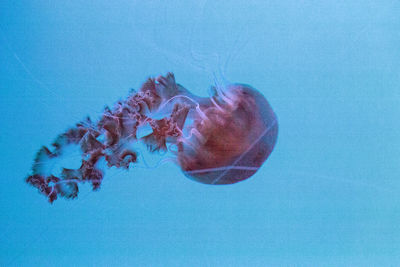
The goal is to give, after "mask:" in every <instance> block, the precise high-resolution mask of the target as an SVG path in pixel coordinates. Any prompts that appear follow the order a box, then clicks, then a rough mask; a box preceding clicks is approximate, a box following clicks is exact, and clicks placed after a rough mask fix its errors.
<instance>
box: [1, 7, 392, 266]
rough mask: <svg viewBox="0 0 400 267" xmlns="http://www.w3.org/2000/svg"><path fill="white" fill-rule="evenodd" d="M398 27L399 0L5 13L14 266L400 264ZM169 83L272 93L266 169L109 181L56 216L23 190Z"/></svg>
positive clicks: (154, 172) (6, 237)
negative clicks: (66, 137)
mask: <svg viewBox="0 0 400 267" xmlns="http://www.w3.org/2000/svg"><path fill="white" fill-rule="evenodd" d="M399 28H400V2H399V1H385V0H382V1H361V0H353V1H287V0H279V1H244V0H243V1H221V2H218V1H215V2H214V1H7V0H3V1H1V2H0V103H1V105H0V112H1V117H0V126H1V135H0V148H1V150H0V151H1V153H0V162H1V168H0V265H1V266H294V265H296V266H297V265H300V266H396V265H399V264H400V228H399V223H400V208H399V207H400V123H399V118H400V105H399V103H400V102H399V101H400V50H399V48H400V34H399ZM167 71H173V72H174V73H175V76H176V79H177V81H178V82H179V83H181V84H183V85H184V86H185V87H187V88H188V89H190V90H191V91H192V92H193V93H195V94H198V95H203V96H205V95H207V92H208V91H207V89H208V87H209V86H210V85H212V84H213V83H214V77H215V79H216V80H219V81H221V80H222V81H231V82H240V83H247V84H251V85H252V86H254V87H255V88H257V89H258V90H259V91H261V92H262V93H263V94H264V95H265V96H266V98H267V99H268V100H269V102H270V103H271V105H272V107H273V108H274V110H275V112H276V114H277V116H278V119H279V125H280V132H279V137H278V143H277V146H276V147H275V150H274V151H273V153H272V154H271V157H270V158H269V159H268V160H267V162H266V164H264V165H263V167H262V168H261V169H260V170H259V172H257V174H256V175H254V176H253V177H252V178H250V179H249V180H246V181H244V182H241V183H238V184H235V185H230V186H209V185H203V184H199V183H196V182H193V181H191V180H189V179H187V178H185V177H184V175H183V174H182V173H181V171H180V170H179V168H178V167H177V166H175V165H174V164H172V163H167V164H164V165H162V166H159V167H157V168H133V169H131V170H129V171H128V172H125V171H117V170H110V171H109V172H108V173H107V175H106V177H105V180H104V182H103V184H102V187H101V190H100V191H98V192H91V191H90V188H89V185H87V186H82V187H81V192H80V195H79V197H78V198H77V199H75V200H70V201H68V200H64V199H58V200H57V201H55V202H54V204H53V205H50V204H49V203H48V202H47V201H46V198H45V197H44V196H42V195H40V194H39V193H38V192H37V190H35V189H34V188H33V187H30V186H28V185H27V184H25V182H24V178H25V177H26V175H27V174H29V172H30V168H31V164H32V161H33V158H34V156H35V153H36V151H37V150H38V149H39V148H40V147H41V146H42V145H46V146H48V145H50V144H51V142H52V141H53V139H54V138H55V137H56V136H57V135H58V134H59V133H62V132H63V131H64V130H66V129H67V128H68V127H70V126H73V125H74V123H76V122H78V121H79V120H81V119H83V118H84V117H85V116H86V115H91V116H93V117H96V116H97V115H99V114H100V112H101V111H102V109H103V107H104V105H106V104H107V105H110V104H112V103H113V102H114V101H117V100H119V99H120V98H123V97H125V96H126V95H127V94H128V91H129V89H130V88H138V87H139V86H140V84H141V83H142V82H144V81H145V80H146V79H147V78H148V77H150V76H157V75H160V74H165V73H166V72H167ZM213 73H214V74H215V75H213Z"/></svg>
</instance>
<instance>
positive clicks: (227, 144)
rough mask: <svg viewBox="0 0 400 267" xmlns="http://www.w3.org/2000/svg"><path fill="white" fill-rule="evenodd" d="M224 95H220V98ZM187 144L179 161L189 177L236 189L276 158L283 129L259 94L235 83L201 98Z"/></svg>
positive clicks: (185, 143)
mask: <svg viewBox="0 0 400 267" xmlns="http://www.w3.org/2000/svg"><path fill="white" fill-rule="evenodd" d="M217 94H219V95H217ZM199 102H200V103H202V104H201V105H200V109H201V110H202V111H203V114H202V115H196V118H195V119H194V124H193V125H191V126H189V127H190V128H192V132H193V134H192V135H191V136H190V138H188V140H182V141H181V142H180V143H179V151H178V162H179V165H180V166H181V168H182V170H183V172H184V173H185V175H186V176H187V177H189V178H191V179H193V180H195V181H198V182H201V183H205V184H233V183H237V182H240V181H242V180H245V179H247V178H249V177H251V176H252V175H253V174H254V173H255V172H256V171H257V170H258V169H259V168H260V167H261V165H262V164H263V163H264V162H265V160H266V159H267V158H268V156H269V155H270V154H271V152H272V150H273V148H274V146H275V143H276V139H277V132H278V124H277V119H276V115H275V114H274V112H273V110H272V108H271V106H270V105H269V103H268V102H267V100H266V99H265V98H264V96H263V95H262V94H260V93H259V92H258V91H257V90H255V89H254V88H252V87H251V86H249V85H245V84H231V85H227V86H225V87H224V90H223V91H220V92H218V93H217V92H216V94H215V95H213V96H211V97H210V98H209V99H201V100H200V101H199Z"/></svg>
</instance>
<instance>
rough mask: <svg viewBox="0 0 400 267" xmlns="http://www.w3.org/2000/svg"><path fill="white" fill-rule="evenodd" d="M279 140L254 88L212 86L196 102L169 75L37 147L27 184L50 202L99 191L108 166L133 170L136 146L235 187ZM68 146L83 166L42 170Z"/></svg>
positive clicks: (189, 172) (191, 174)
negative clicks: (87, 188)
mask: <svg viewBox="0 0 400 267" xmlns="http://www.w3.org/2000/svg"><path fill="white" fill-rule="evenodd" d="M146 128H147V129H150V131H147V132H146V131H144V130H143V129H146ZM144 132H145V134H143V133H144ZM277 135H278V122H277V117H276V115H275V113H274V111H273V110H272V108H271V106H270V105H269V103H268V102H267V100H266V99H265V98H264V96H263V95H262V94H261V93H260V92H258V91H257V90H256V89H254V88H252V87H251V86H249V85H246V84H229V85H226V86H223V87H221V86H218V85H216V86H213V87H211V94H210V96H209V97H199V96H196V95H194V94H192V93H191V92H190V91H189V90H187V89H186V88H184V87H183V86H182V85H180V84H178V83H176V81H175V77H174V74H173V73H167V74H166V75H165V76H158V77H156V78H149V79H148V80H147V81H146V82H144V83H143V85H142V86H141V88H140V90H138V91H134V90H133V91H132V92H131V93H130V94H129V95H128V96H127V97H126V98H125V99H124V100H121V101H118V102H117V103H115V105H114V106H113V108H109V107H106V108H105V109H104V112H103V113H102V114H101V116H100V118H99V119H98V120H97V121H96V122H95V121H92V120H91V119H90V118H89V117H88V118H86V119H85V120H83V121H81V122H79V123H77V124H76V125H75V126H74V127H72V128H70V129H68V130H67V131H65V132H64V133H62V134H60V135H58V137H57V138H56V139H55V141H54V142H53V143H52V145H51V148H48V147H45V146H44V147H42V148H41V149H40V150H39V151H38V152H37V154H36V157H35V159H34V162H33V166H32V172H31V174H30V175H29V176H28V177H27V178H26V182H27V183H28V184H30V185H32V186H33V187H35V188H37V189H38V191H39V192H40V193H42V194H43V195H45V196H46V197H47V198H48V200H49V202H50V203H52V202H53V201H54V200H56V199H57V198H58V197H64V198H76V197H77V196H78V193H79V187H78V184H80V183H85V182H88V183H91V185H92V188H93V190H97V189H99V188H100V185H101V183H102V180H103V177H104V173H105V169H106V167H108V168H111V167H116V168H122V169H130V168H131V167H133V166H134V165H135V164H137V162H138V152H137V151H136V150H135V144H136V143H142V144H144V145H145V146H146V147H147V149H148V151H150V152H151V153H160V152H170V153H172V155H173V158H174V162H175V163H176V164H178V165H179V166H180V168H181V170H182V172H183V173H184V175H185V176H186V177H188V178H190V179H192V180H194V181H197V182H200V183H204V184H209V185H226V184H234V183H237V182H240V181H243V180H246V179H247V178H249V177H251V176H253V175H254V174H255V173H256V172H257V170H258V169H259V168H260V167H261V166H262V165H263V163H264V162H265V161H266V159H267V158H268V157H269V155H270V154H271V152H272V150H273V148H274V146H275V144H276V140H277ZM72 145H74V146H77V147H78V148H79V153H80V167H79V168H61V171H60V173H59V174H54V173H51V172H49V171H48V168H47V165H48V164H49V163H50V162H51V161H52V160H54V159H57V158H60V157H62V156H63V155H64V154H65V153H68V149H67V148H68V147H69V146H72Z"/></svg>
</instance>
